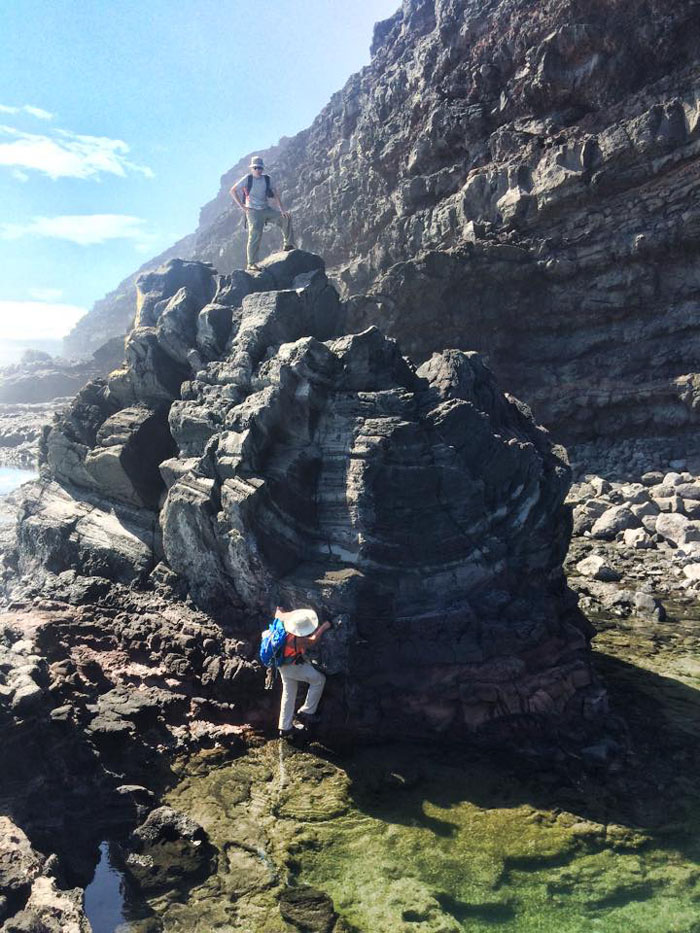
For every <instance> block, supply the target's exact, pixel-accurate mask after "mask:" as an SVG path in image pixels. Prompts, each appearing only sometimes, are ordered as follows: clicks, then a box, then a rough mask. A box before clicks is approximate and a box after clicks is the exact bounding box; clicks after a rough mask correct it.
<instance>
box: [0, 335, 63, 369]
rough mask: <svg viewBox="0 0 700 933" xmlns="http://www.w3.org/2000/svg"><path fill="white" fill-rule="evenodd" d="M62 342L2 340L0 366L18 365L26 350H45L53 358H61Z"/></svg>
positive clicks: (0, 343)
mask: <svg viewBox="0 0 700 933" xmlns="http://www.w3.org/2000/svg"><path fill="white" fill-rule="evenodd" d="M62 348H63V341H62V340H41V339H39V340H31V339H24V340H0V366H9V365H10V363H18V362H19V361H20V359H21V358H22V354H23V353H24V351H25V350H43V351H44V353H50V354H51V356H60V355H61V351H62Z"/></svg>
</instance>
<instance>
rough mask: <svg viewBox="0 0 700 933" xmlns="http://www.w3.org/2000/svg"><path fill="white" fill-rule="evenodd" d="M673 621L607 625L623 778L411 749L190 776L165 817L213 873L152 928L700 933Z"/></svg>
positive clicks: (697, 833) (695, 645)
mask: <svg viewBox="0 0 700 933" xmlns="http://www.w3.org/2000/svg"><path fill="white" fill-rule="evenodd" d="M697 608H698V607H696V609H697ZM671 609H672V611H676V607H671ZM677 611H678V613H679V615H677V616H676V618H671V620H670V621H669V623H668V624H667V625H665V626H661V625H659V624H653V625H651V624H650V623H644V622H641V621H639V620H637V621H635V620H628V621H622V620H614V621H611V622H610V624H609V626H607V627H606V625H605V624H604V620H599V622H601V633H600V635H599V637H598V639H597V644H598V649H599V650H598V652H597V655H596V664H597V666H598V668H599V670H600V672H601V673H602V674H603V676H604V677H605V680H606V683H607V685H608V688H609V690H610V693H611V699H612V704H613V707H614V708H616V709H620V710H623V711H624V713H625V718H626V720H627V722H628V725H629V729H630V739H631V745H632V748H633V749H634V755H633V757H632V759H631V760H630V762H628V767H627V768H626V770H625V772H624V773H623V774H622V775H621V776H619V777H618V778H615V777H612V778H611V777H603V776H601V777H600V778H599V779H596V778H594V777H590V776H585V775H584V774H583V773H582V772H581V771H580V769H578V768H576V767H575V766H574V767H572V768H571V770H570V772H569V774H568V775H567V774H561V773H560V774H555V773H554V772H553V771H552V770H551V769H547V768H546V767H544V766H543V765H540V766H539V768H538V767H537V766H536V765H535V764H529V765H524V764H523V763H522V762H519V763H518V762H516V761H515V760H513V759H512V758H511V757H509V756H508V755H507V754H506V755H505V756H501V758H500V760H498V761H496V760H493V759H489V758H487V757H486V756H484V755H483V754H481V753H478V752H474V751H472V752H469V751H467V750H464V749H462V750H459V749H454V748H453V749H450V748H446V749H445V748H443V749H436V748H427V747H425V746H423V747H421V746H416V745H395V746H391V747H384V748H374V749H363V750H358V751H357V752H356V753H354V754H352V755H346V756H344V757H343V758H342V759H339V758H333V757H332V756H331V755H330V753H329V752H328V750H326V749H324V748H322V747H321V746H314V745H312V746H310V747H308V748H307V749H305V750H298V749H295V748H293V747H291V746H289V745H287V744H286V743H280V742H277V741H275V742H268V743H266V744H264V745H261V746H260V747H259V748H255V749H252V750H250V751H249V752H248V753H247V754H246V755H244V756H243V757H241V758H238V759H235V760H232V759H231V757H230V756H229V755H227V753H226V752H225V751H224V750H222V749H219V750H211V751H208V752H203V753H200V754H199V755H197V756H195V757H194V758H192V759H191V760H190V761H188V762H186V763H181V764H180V765H179V766H177V768H176V770H177V773H178V775H179V778H178V780H177V782H176V784H175V786H174V787H173V788H172V789H171V790H170V791H169V792H168V794H167V795H166V800H165V802H166V803H167V804H169V805H170V806H173V807H175V808H177V809H180V810H182V811H184V812H186V813H187V814H189V815H190V816H191V817H193V818H194V819H195V820H197V822H199V823H200V824H201V825H202V826H203V827H204V828H205V830H206V831H207V833H208V835H209V838H210V840H211V842H212V843H213V845H214V846H215V847H216V849H217V850H218V853H219V858H218V868H217V871H216V872H215V873H214V874H213V875H211V876H210V877H209V878H208V879H207V880H206V881H205V882H203V883H200V882H197V883H196V884H195V885H194V886H192V887H188V886H187V885H186V884H183V885H182V886H181V888H180V889H179V890H178V891H173V892H170V893H169V894H167V895H162V896H160V897H158V898H154V899H152V900H150V901H149V908H150V910H152V911H153V913H152V915H151V916H152V919H153V920H155V921H156V922H157V924H158V925H157V927H156V926H153V927H151V928H149V929H153V930H155V929H162V930H163V931H165V933H212V931H225V933H228V931H245V933H292V931H298V930H299V929H308V930H312V931H316V930H318V931H328V933H330V931H331V930H332V931H333V933H463V931H469V933H472V931H477V933H486V931H493V930H496V929H498V930H504V931H507V930H512V931H513V933H516V931H517V933H588V931H601V933H630V931H633V933H700V743H699V742H698V739H699V738H700V690H699V689H698V687H700V666H699V665H698V662H697V657H698V654H699V650H698V649H699V645H700V624H699V623H698V621H697V619H696V618H694V617H693V615H692V614H691V613H690V612H689V611H688V608H687V607H685V609H683V610H681V609H678V610H677ZM681 612H682V613H684V614H683V615H682V617H681V615H680V613H681ZM698 615H699V616H700V612H699V613H698ZM290 892H292V893H293V894H294V898H293V899H291V900H289V901H287V900H285V898H288V897H289V893H290ZM334 912H335V914H337V915H338V920H337V921H336V922H335V925H333V923H334V921H333V917H334ZM158 921H159V922H158ZM118 929H119V930H120V931H121V930H122V929H123V930H124V931H127V930H128V931H130V933H137V931H138V933H141V931H143V929H144V928H143V927H142V926H139V925H138V924H127V925H125V926H124V927H119V928H118ZM104 933H113V931H110V930H107V929H106V928H105V930H104Z"/></svg>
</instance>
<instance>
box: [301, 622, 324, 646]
mask: <svg viewBox="0 0 700 933" xmlns="http://www.w3.org/2000/svg"><path fill="white" fill-rule="evenodd" d="M329 628H333V626H332V624H331V623H330V622H324V623H323V624H322V625H319V627H318V628H317V629H316V631H315V632H314V633H313V635H303V636H300V637H299V638H297V644H298V643H299V642H301V647H302V649H305V648H312V647H313V646H314V645H315V644H316V642H317V641H320V640H321V638H323V636H324V635H325V634H326V632H327V631H328V629H329Z"/></svg>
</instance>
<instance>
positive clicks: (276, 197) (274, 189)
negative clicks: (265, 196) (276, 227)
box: [271, 184, 289, 217]
mask: <svg viewBox="0 0 700 933" xmlns="http://www.w3.org/2000/svg"><path fill="white" fill-rule="evenodd" d="M271 187H272V201H273V203H274V204H275V205H276V206H277V208H278V210H279V211H281V213H282V214H284V216H285V217H288V216H289V211H285V209H284V206H283V205H282V201H281V199H280V196H279V192H278V191H277V186H276V185H272V184H271Z"/></svg>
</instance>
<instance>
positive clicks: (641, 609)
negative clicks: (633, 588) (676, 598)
mask: <svg viewBox="0 0 700 933" xmlns="http://www.w3.org/2000/svg"><path fill="white" fill-rule="evenodd" d="M634 609H635V613H636V615H638V616H640V617H641V618H642V619H649V620H651V621H655V622H663V621H664V619H665V618H666V610H665V609H664V607H663V606H662V605H661V603H660V602H659V601H658V600H657V599H654V597H653V596H650V595H649V593H643V592H642V591H641V590H640V591H638V592H636V593H635V594H634Z"/></svg>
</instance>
